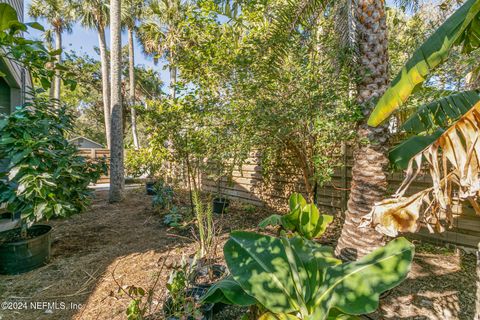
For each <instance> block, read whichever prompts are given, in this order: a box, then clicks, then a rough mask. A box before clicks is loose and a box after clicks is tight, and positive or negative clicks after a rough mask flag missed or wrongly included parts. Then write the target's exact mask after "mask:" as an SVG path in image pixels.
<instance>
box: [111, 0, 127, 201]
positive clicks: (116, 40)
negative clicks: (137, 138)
mask: <svg viewBox="0 0 480 320" xmlns="http://www.w3.org/2000/svg"><path fill="white" fill-rule="evenodd" d="M120 7H121V0H110V50H111V51H110V63H111V68H110V72H111V75H110V79H111V84H110V85H111V87H110V92H111V101H110V110H111V119H112V120H111V127H110V128H111V133H110V139H111V148H110V194H109V201H110V202H119V201H121V200H122V198H123V189H124V187H125V177H124V164H123V122H122V121H123V116H122V114H123V110H122V107H123V106H122V92H121V91H122V88H121V85H122V83H121V81H122V56H121V50H122V47H121V46H122V35H121V30H120V28H121V24H120Z"/></svg>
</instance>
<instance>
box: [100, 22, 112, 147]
mask: <svg viewBox="0 0 480 320" xmlns="http://www.w3.org/2000/svg"><path fill="white" fill-rule="evenodd" d="M97 31H98V44H99V48H100V63H101V65H102V98H103V114H104V121H105V139H106V140H107V147H108V149H110V122H111V120H110V67H109V65H110V61H109V58H108V53H107V41H106V40H105V28H103V27H98V30H97Z"/></svg>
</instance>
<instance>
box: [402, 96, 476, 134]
mask: <svg viewBox="0 0 480 320" xmlns="http://www.w3.org/2000/svg"><path fill="white" fill-rule="evenodd" d="M479 100H480V91H479V90H472V91H465V92H459V93H456V94H452V95H449V96H447V97H443V98H441V99H438V100H435V101H433V102H431V103H428V104H426V105H423V106H421V107H419V108H418V110H417V111H416V112H415V113H414V114H413V115H411V116H410V117H409V118H408V119H407V120H406V121H405V123H404V124H403V125H402V127H401V129H403V130H405V131H408V132H413V133H420V132H423V131H429V130H432V129H437V128H439V127H441V128H446V127H448V126H449V125H451V124H452V122H454V121H456V120H458V119H459V118H460V117H461V116H463V115H464V114H465V113H466V112H468V110H470V109H471V108H472V107H473V106H474V105H475V103H477V102H478V101H479Z"/></svg>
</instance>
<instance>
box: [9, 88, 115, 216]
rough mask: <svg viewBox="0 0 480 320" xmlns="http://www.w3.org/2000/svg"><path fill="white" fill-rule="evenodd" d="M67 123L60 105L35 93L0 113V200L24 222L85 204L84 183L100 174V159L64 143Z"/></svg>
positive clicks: (69, 124)
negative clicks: (89, 157) (3, 164)
mask: <svg viewBox="0 0 480 320" xmlns="http://www.w3.org/2000/svg"><path fill="white" fill-rule="evenodd" d="M72 124H73V116H72V114H70V113H68V112H66V109H65V107H60V108H52V107H51V103H50V102H49V101H48V100H47V99H46V98H42V97H39V96H36V97H34V98H33V99H32V100H31V102H28V103H26V104H25V105H24V106H23V107H19V108H18V109H17V110H16V111H15V112H13V113H12V114H10V115H8V116H5V117H2V118H0V133H1V137H2V138H1V139H0V158H1V159H6V160H4V161H6V170H2V171H1V172H0V202H1V203H6V204H7V209H8V210H9V211H10V212H13V213H20V214H21V218H22V220H23V221H25V222H27V223H28V224H29V225H30V224H32V223H34V222H36V221H40V220H42V219H47V220H48V219H50V218H51V217H54V216H61V217H66V216H69V215H71V214H74V213H77V212H80V211H82V210H83V209H85V208H86V206H87V205H88V203H89V199H90V197H89V196H90V195H91V190H89V189H88V186H89V184H90V183H92V182H95V181H97V180H98V179H99V178H100V176H101V175H102V174H105V173H106V164H105V161H98V162H93V161H91V160H86V159H85V158H84V157H82V156H80V155H78V154H77V149H76V147H75V146H73V145H71V144H69V142H68V140H67V139H66V133H67V132H68V131H70V130H72Z"/></svg>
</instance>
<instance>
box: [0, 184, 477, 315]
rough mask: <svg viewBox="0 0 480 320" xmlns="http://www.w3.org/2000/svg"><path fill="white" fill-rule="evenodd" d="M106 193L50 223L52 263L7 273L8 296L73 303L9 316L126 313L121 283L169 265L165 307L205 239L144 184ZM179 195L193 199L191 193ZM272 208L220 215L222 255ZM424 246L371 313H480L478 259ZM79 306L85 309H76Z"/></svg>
mask: <svg viewBox="0 0 480 320" xmlns="http://www.w3.org/2000/svg"><path fill="white" fill-rule="evenodd" d="M106 197H107V191H98V192H97V193H96V197H95V200H94V202H93V203H92V205H91V207H90V208H88V209H87V211H86V212H85V213H83V214H81V215H76V216H73V217H71V218H69V219H56V220H53V221H51V222H50V223H49V224H50V225H52V226H54V231H53V244H52V250H53V251H52V261H51V263H50V264H48V265H47V266H45V267H41V268H39V269H37V270H35V271H32V272H29V273H26V274H23V275H18V276H0V285H1V287H0V292H1V295H0V300H2V301H12V302H15V301H17V302H18V301H20V302H28V303H30V302H37V301H38V302H55V301H56V302H58V303H60V302H63V303H65V305H66V307H65V309H64V310H62V309H61V308H58V309H48V307H45V306H43V307H40V310H32V308H30V307H29V308H28V310H15V311H13V310H2V311H0V315H1V319H5V320H7V319H12V320H14V319H22V320H23V319H25V320H28V319H32V320H33V319H124V318H125V310H126V308H127V306H128V304H129V303H130V299H129V298H128V297H127V296H126V295H125V294H121V293H119V292H118V291H119V290H118V289H119V285H120V286H128V285H135V286H139V287H143V288H149V287H150V286H152V285H153V283H154V281H155V278H156V274H157V273H158V272H160V271H161V270H162V266H163V272H162V274H161V278H160V281H159V284H158V287H157V290H156V294H155V298H154V300H153V303H152V312H153V313H155V310H157V311H160V310H161V308H162V303H163V300H164V299H165V297H166V289H165V284H166V281H167V277H168V273H169V271H170V268H169V267H168V266H171V265H172V264H173V262H174V261H179V260H180V259H181V257H182V255H185V256H188V255H191V254H193V253H194V252H195V251H196V250H197V242H196V241H195V240H194V238H193V236H192V234H191V232H190V230H184V231H179V230H177V229H175V228H168V227H166V226H165V225H164V224H163V222H162V217H161V214H159V213H158V212H156V211H154V210H153V209H152V206H151V197H150V196H147V195H145V192H144V189H143V188H141V189H130V190H128V193H127V195H126V199H125V201H124V202H123V203H122V204H107V203H106V201H105V200H106ZM175 201H176V202H177V203H178V204H179V205H181V206H188V205H189V202H188V198H187V193H185V192H183V193H180V194H179V196H178V198H177V199H176V200H175ZM268 214H269V212H267V211H265V210H262V209H256V210H254V211H253V210H251V208H250V207H249V206H245V205H242V204H241V203H238V202H236V203H234V204H233V205H232V207H231V208H230V210H229V211H228V213H227V214H225V215H224V216H223V217H216V219H215V221H216V223H218V224H220V225H222V235H221V236H220V241H219V246H218V248H219V252H217V254H218V259H220V260H222V255H221V250H220V249H221V247H222V246H223V243H224V242H225V240H226V239H227V237H228V233H229V231H230V230H232V229H249V230H250V229H251V230H253V229H256V225H257V223H258V222H259V221H260V220H261V219H262V218H264V217H266V216H267V215H268ZM340 226H341V223H340V221H335V225H334V226H331V228H332V230H331V231H330V232H328V233H327V235H326V236H324V237H323V238H322V239H320V241H322V242H330V241H333V242H335V241H336V239H337V237H338V233H339V230H340V228H339V227H340ZM416 252H417V253H416V255H415V259H414V263H413V266H412V271H411V272H410V274H409V276H408V279H407V280H406V281H405V282H403V283H402V284H401V285H400V286H398V287H397V288H395V289H394V290H393V291H392V292H391V293H390V294H389V295H388V296H386V297H385V298H383V299H382V300H381V306H380V309H379V311H377V312H375V313H374V314H370V315H368V318H366V319H431V320H433V319H439V320H444V319H472V318H473V314H474V308H475V290H476V288H475V257H474V256H473V255H472V254H465V253H464V252H463V251H462V250H453V249H445V248H444V247H436V246H433V245H430V244H427V243H419V242H417V243H416ZM164 261H166V262H165V265H164ZM70 304H72V305H70ZM79 305H81V308H80V309H78V310H77V309H75V308H76V306H79ZM72 308H73V309H72ZM239 310H241V309H239ZM223 312H224V314H226V316H223V317H222V314H220V315H218V316H215V319H220V320H221V319H225V320H227V319H232V320H233V319H240V316H241V312H238V311H236V310H235V309H233V311H232V310H230V313H227V312H226V311H223ZM235 314H236V317H234V316H233V315H235ZM149 319H150V318H149ZM152 319H155V318H152ZM158 319H162V317H161V316H159V317H158Z"/></svg>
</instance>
